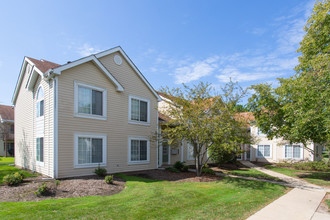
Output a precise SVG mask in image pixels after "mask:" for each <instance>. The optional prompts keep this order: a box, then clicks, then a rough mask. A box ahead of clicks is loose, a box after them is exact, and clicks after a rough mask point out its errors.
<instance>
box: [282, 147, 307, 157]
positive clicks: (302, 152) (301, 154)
mask: <svg viewBox="0 0 330 220" xmlns="http://www.w3.org/2000/svg"><path fill="white" fill-rule="evenodd" d="M287 145H291V146H292V157H285V147H286V146H287ZM293 145H299V147H300V158H294V157H293ZM283 158H284V159H285V160H303V159H304V147H303V145H302V144H286V145H284V146H283Z"/></svg>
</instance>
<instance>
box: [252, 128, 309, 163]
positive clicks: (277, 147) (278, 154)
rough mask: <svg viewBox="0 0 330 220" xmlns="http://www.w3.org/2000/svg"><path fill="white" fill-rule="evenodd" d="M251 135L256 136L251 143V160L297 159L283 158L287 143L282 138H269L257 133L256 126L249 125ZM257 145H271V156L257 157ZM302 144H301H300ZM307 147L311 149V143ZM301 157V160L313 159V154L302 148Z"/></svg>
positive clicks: (277, 160)
mask: <svg viewBox="0 0 330 220" xmlns="http://www.w3.org/2000/svg"><path fill="white" fill-rule="evenodd" d="M251 135H252V136H254V137H256V142H257V143H256V144H254V145H251V154H250V155H251V161H257V162H281V161H285V160H297V159H286V158H285V145H286V144H289V142H288V141H286V140H283V139H282V138H274V139H272V140H269V139H268V138H267V137H266V136H265V135H262V134H261V135H258V128H257V127H255V126H252V127H251ZM258 145H270V146H271V157H269V158H258V157H257V149H258ZM301 146H303V145H301ZM307 148H309V149H313V144H312V143H309V144H308V145H307ZM302 152H303V156H302V157H303V159H302V160H313V154H312V153H311V151H310V150H308V149H306V148H303V151H302Z"/></svg>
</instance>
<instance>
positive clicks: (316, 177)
mask: <svg viewBox="0 0 330 220" xmlns="http://www.w3.org/2000/svg"><path fill="white" fill-rule="evenodd" d="M266 168H267V169H270V170H273V171H275V172H278V173H282V174H285V175H288V176H292V177H299V178H302V179H304V180H306V181H308V182H310V183H313V184H317V185H321V186H330V173H329V172H321V171H306V170H295V169H290V168H283V167H274V166H271V165H266Z"/></svg>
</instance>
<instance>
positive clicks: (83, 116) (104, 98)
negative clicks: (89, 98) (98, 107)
mask: <svg viewBox="0 0 330 220" xmlns="http://www.w3.org/2000/svg"><path fill="white" fill-rule="evenodd" d="M79 86H83V87H86V88H89V89H93V90H97V91H100V92H102V101H103V103H102V104H103V106H102V108H103V109H102V113H103V115H93V114H84V113H79V112H78V96H79V95H78V94H79V93H78V87H79ZM74 116H75V117H80V118H89V119H98V120H107V89H105V88H101V87H97V86H93V85H89V84H86V83H82V82H78V81H74Z"/></svg>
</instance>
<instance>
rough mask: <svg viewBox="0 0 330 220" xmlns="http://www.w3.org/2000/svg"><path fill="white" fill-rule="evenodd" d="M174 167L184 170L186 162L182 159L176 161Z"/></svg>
mask: <svg viewBox="0 0 330 220" xmlns="http://www.w3.org/2000/svg"><path fill="white" fill-rule="evenodd" d="M173 167H174V168H175V169H177V170H182V169H183V167H184V162H181V161H177V162H175V164H174V165H173Z"/></svg>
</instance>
